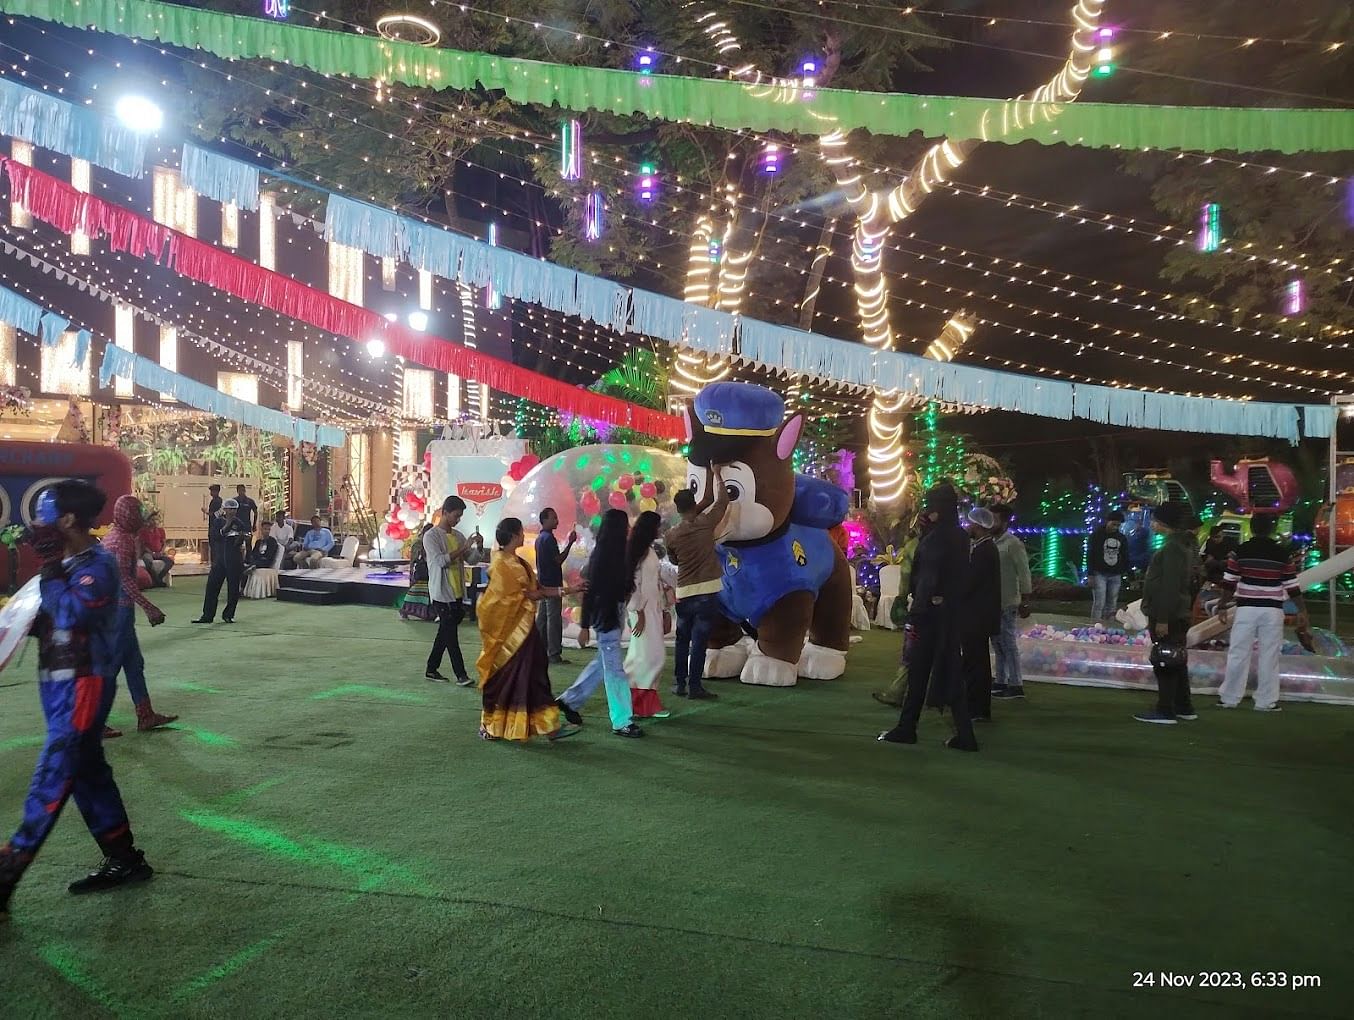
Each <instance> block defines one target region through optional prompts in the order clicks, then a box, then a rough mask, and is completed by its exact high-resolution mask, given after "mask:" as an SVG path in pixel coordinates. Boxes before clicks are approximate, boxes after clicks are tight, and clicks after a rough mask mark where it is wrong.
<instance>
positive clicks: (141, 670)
mask: <svg viewBox="0 0 1354 1020" xmlns="http://www.w3.org/2000/svg"><path fill="white" fill-rule="evenodd" d="M118 651H119V653H120V654H119V656H118V668H119V669H120V670H121V671H122V675H123V676H125V677H126V678H127V693H128V694H130V695H131V696H132V704H133V705H140V704H142V703H143V702H145V701H147V700H149V699H150V693H149V692H148V691H147V690H146V659H145V656H143V655H142V654H141V642H140V641H138V640H137V639H136V606H134V605H132V606H118ZM116 680H117V674H116V673H114V674H113V676H112V677H111V678H110V683H111V682H115V681H116Z"/></svg>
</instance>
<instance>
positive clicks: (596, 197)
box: [583, 191, 606, 241]
mask: <svg viewBox="0 0 1354 1020" xmlns="http://www.w3.org/2000/svg"><path fill="white" fill-rule="evenodd" d="M605 229H606V200H605V199H604V198H603V197H602V193H601V192H600V191H591V192H589V193H588V199H587V205H586V206H585V207H584V210H583V236H584V237H585V238H586V239H587V240H589V241H597V240H600V239H601V237H602V232H603V231H604V230H605Z"/></svg>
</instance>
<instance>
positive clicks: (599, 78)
mask: <svg viewBox="0 0 1354 1020" xmlns="http://www.w3.org/2000/svg"><path fill="white" fill-rule="evenodd" d="M0 11H3V12H5V13H7V14H14V15H23V16H25V17H32V18H39V19H41V20H44V21H51V22H55V23H57V24H60V25H69V26H73V27H76V28H83V27H92V28H95V29H97V30H99V31H102V32H109V33H112V34H114V35H121V36H129V37H132V38H138V39H156V40H159V41H160V42H162V43H167V44H169V45H172V46H181V47H184V48H186V49H193V48H200V49H202V50H205V51H206V52H208V53H213V54H215V55H216V56H219V57H225V58H234V59H252V58H267V59H271V60H285V61H287V62H289V63H291V64H295V65H297V66H299V67H307V68H310V69H311V70H313V71H318V72H320V73H322V74H339V75H351V76H353V77H357V78H367V79H375V78H380V79H383V80H385V81H395V82H400V83H402V84H405V85H413V86H422V87H425V88H432V89H471V88H475V87H483V88H486V89H493V90H501V91H502V92H503V93H504V94H505V95H506V96H507V97H508V98H509V99H511V100H513V101H514V102H518V103H536V104H540V105H542V106H559V107H562V108H564V109H567V110H575V111H584V110H605V111H608V112H610V113H616V114H623V115H629V114H636V113H638V114H643V115H645V116H647V117H651V118H654V119H656V120H672V121H686V122H693V123H697V124H710V125H714V126H716V127H722V128H730V129H751V130H753V131H771V130H777V131H796V132H799V133H801V134H806V135H818V134H820V133H822V131H823V130H824V127H825V126H829V125H830V126H831V127H834V128H838V129H841V130H844V131H850V130H854V129H856V128H865V129H867V130H869V131H871V132H873V133H874V134H878V135H908V134H911V133H912V132H914V131H920V132H921V133H922V134H923V135H926V136H927V137H932V138H935V137H940V136H946V137H949V138H951V139H954V140H961V139H970V138H977V139H983V140H987V141H1007V142H1019V141H1024V140H1027V139H1032V140H1034V141H1038V142H1041V143H1044V144H1057V143H1059V142H1062V143H1065V144H1068V145H1081V146H1089V147H1093V148H1105V147H1115V148H1124V149H1143V148H1156V149H1192V150H1197V151H1204V152H1216V151H1219V150H1230V151H1237V152H1261V151H1277V152H1340V151H1345V150H1348V149H1354V110H1346V109H1257V108H1252V107H1230V106H1229V107H1203V106H1141V105H1132V104H1128V103H1112V104H1110V103H1087V102H1077V103H1072V104H1046V103H1029V102H1022V103H1014V102H1003V101H1000V100H992V99H978V98H967V97H954V96H917V95H907V94H901V93H883V92H854V91H848V90H843V89H817V90H815V91H814V92H813V94H812V98H811V99H809V98H806V97H805V95H804V94H803V93H801V92H797V91H795V90H788V89H778V88H768V87H754V86H749V85H746V84H744V83H741V82H735V81H730V80H726V79H718V78H696V77H674V76H671V75H645V76H641V75H638V74H635V73H633V72H630V71H623V70H617V69H615V68H603V67H578V66H573V65H567V64H551V63H544V62H541V61H536V60H519V59H515V58H510V57H499V56H494V55H492V54H487V53H467V52H462V51H459V50H450V49H435V48H434V49H429V48H425V47H422V46H417V45H415V44H413V43H400V42H391V41H389V40H385V39H381V38H378V37H375V36H370V35H355V34H345V33H341V32H329V31H325V30H323V29H317V28H304V27H301V26H297V25H289V24H286V23H284V22H278V21H273V20H271V19H260V18H245V17H240V16H238V15H231V14H218V13H216V12H214V11H204V10H200V9H198V8H194V7H177V6H172V5H169V4H163V3H155V2H153V0H0ZM1055 114H1056V117H1055V116H1054V115H1055Z"/></svg>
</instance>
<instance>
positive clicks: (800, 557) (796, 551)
mask: <svg viewBox="0 0 1354 1020" xmlns="http://www.w3.org/2000/svg"><path fill="white" fill-rule="evenodd" d="M790 552H791V554H792V555H793V556H794V558H795V562H796V563H798V564H799V565H800V566H801V567H802V566H804V565H805V564H807V563H808V562H809V558H808V556H806V555H805V554H804V547H803V546H802V545H800V544H799V539H795V542H794V545H792V546H790Z"/></svg>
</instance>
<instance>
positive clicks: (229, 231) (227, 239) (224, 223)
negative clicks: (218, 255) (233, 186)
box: [221, 202, 240, 248]
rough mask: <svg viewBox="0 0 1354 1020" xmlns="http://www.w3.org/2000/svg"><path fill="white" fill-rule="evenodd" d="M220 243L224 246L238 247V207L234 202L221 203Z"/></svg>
mask: <svg viewBox="0 0 1354 1020" xmlns="http://www.w3.org/2000/svg"><path fill="white" fill-rule="evenodd" d="M221 244H222V246H223V247H226V248H238V247H240V207H239V206H238V205H236V204H235V203H234V202H223V203H222V205H221Z"/></svg>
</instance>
